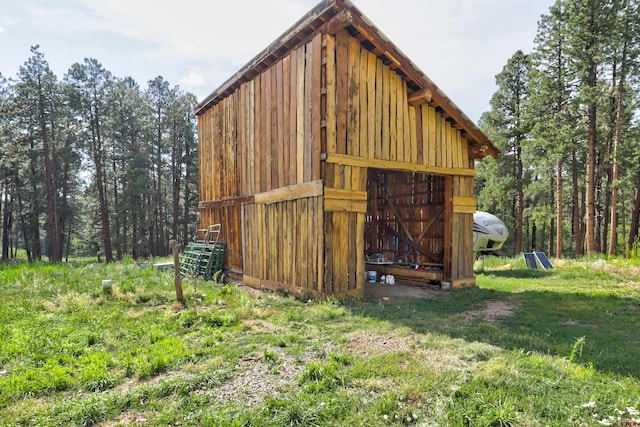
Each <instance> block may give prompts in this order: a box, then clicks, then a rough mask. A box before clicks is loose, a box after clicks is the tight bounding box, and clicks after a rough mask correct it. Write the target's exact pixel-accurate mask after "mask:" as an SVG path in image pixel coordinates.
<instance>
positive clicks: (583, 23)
mask: <svg viewBox="0 0 640 427" xmlns="http://www.w3.org/2000/svg"><path fill="white" fill-rule="evenodd" d="M558 1H559V2H560V1H566V3H565V4H566V7H567V13H568V14H569V20H568V26H567V32H568V34H569V38H568V42H569V43H568V48H569V53H570V55H571V57H572V59H573V66H574V67H575V70H576V72H577V73H578V77H579V78H580V80H581V87H580V99H581V101H582V102H583V103H584V105H585V106H586V124H587V156H586V177H585V180H586V196H585V204H586V212H585V214H586V224H585V240H586V250H587V254H588V255H590V254H593V253H594V252H595V251H596V180H597V179H598V176H597V171H596V149H597V147H598V145H599V142H598V128H597V118H598V108H597V106H598V100H599V98H601V97H602V85H601V84H600V80H599V75H600V73H601V71H602V68H603V66H604V65H605V54H606V49H607V43H608V41H609V38H610V37H611V31H612V18H613V12H614V7H613V6H614V4H613V0H572V1H568V0H558Z"/></svg>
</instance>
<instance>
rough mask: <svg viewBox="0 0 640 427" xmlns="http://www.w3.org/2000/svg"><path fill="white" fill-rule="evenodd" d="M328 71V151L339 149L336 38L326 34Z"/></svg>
mask: <svg viewBox="0 0 640 427" xmlns="http://www.w3.org/2000/svg"><path fill="white" fill-rule="evenodd" d="M325 40H326V44H327V47H326V52H327V59H326V73H327V119H326V123H327V153H329V154H335V153H337V152H338V151H337V150H338V139H337V138H338V133H337V132H338V131H337V128H336V126H337V116H336V114H337V111H336V41H335V40H336V39H335V38H334V37H333V36H330V35H327V36H326V39H325Z"/></svg>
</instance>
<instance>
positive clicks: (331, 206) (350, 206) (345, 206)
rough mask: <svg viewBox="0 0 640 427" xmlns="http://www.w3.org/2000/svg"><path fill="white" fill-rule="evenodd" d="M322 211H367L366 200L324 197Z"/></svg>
mask: <svg viewBox="0 0 640 427" xmlns="http://www.w3.org/2000/svg"><path fill="white" fill-rule="evenodd" d="M324 211H325V212H356V213H367V201H366V200H341V199H324Z"/></svg>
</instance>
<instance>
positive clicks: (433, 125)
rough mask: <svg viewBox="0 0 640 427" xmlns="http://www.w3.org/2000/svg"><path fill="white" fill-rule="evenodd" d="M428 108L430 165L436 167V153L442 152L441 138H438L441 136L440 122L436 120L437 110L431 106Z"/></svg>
mask: <svg viewBox="0 0 640 427" xmlns="http://www.w3.org/2000/svg"><path fill="white" fill-rule="evenodd" d="M427 108H428V110H429V165H430V166H436V163H437V162H436V152H437V150H440V146H439V138H438V137H437V135H439V133H438V129H437V123H438V121H437V120H436V109H435V108H433V107H431V106H429V107H427Z"/></svg>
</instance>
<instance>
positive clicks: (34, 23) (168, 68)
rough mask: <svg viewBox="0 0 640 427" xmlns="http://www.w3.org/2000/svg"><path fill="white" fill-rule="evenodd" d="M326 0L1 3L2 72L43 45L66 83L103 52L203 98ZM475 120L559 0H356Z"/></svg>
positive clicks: (141, 74) (105, 59)
mask: <svg viewBox="0 0 640 427" xmlns="http://www.w3.org/2000/svg"><path fill="white" fill-rule="evenodd" d="M318 2H319V0H234V1H226V0H224V1H223V0H182V1H177V0H153V1H152V0H97V1H96V0H21V1H15V0H0V73H2V75H3V76H4V77H5V78H12V77H15V76H16V75H17V73H18V70H19V67H20V66H21V65H23V64H24V63H25V61H26V60H27V59H28V58H29V56H30V50H29V49H30V47H31V46H33V45H40V51H41V52H42V53H43V54H44V55H45V59H46V60H47V61H48V62H49V65H50V66H51V69H52V70H53V71H54V73H56V75H57V76H58V78H59V79H62V78H63V77H64V75H65V73H66V72H67V71H68V69H69V68H70V67H71V65H72V64H73V63H76V62H80V63H82V62H83V61H84V58H95V59H97V60H98V61H100V62H101V63H102V65H103V66H104V67H105V68H106V69H107V70H109V71H111V72H112V73H113V74H114V75H115V76H116V77H121V78H124V77H128V76H130V77H133V78H134V79H135V80H136V81H137V82H138V84H139V85H140V86H141V87H142V88H146V87H147V82H148V81H149V80H152V79H154V78H155V77H157V76H162V77H163V78H164V79H165V80H167V81H168V82H169V83H170V84H171V85H172V86H174V85H179V86H180V88H181V89H182V90H184V91H186V92H192V93H194V94H195V95H196V96H197V97H198V100H202V99H204V98H205V97H206V96H207V95H209V94H210V93H211V92H213V91H214V90H215V89H216V88H217V87H218V86H220V85H221V84H222V83H224V81H226V80H227V79H228V78H229V77H230V76H231V75H232V74H233V73H235V72H236V71H238V70H239V69H240V68H241V67H242V66H243V65H245V64H246V63H247V62H249V60H251V59H252V58H253V57H254V56H255V55H256V54H257V53H259V52H260V51H262V50H263V49H264V48H265V47H267V45H268V44H269V43H271V42H272V41H274V40H275V39H276V38H278V37H279V36H280V35H281V34H282V33H284V32H285V31H286V30H287V29H288V28H289V27H290V26H291V25H293V24H294V23H295V22H296V21H297V20H298V19H299V18H301V17H302V16H303V15H304V14H305V13H307V12H308V11H309V10H311V8H313V7H314V6H315V5H316V4H317V3H318ZM353 3H354V4H355V5H356V7H358V8H359V9H360V10H361V11H362V12H363V13H364V14H365V15H367V17H368V18H369V19H370V20H371V21H372V22H373V23H374V24H375V25H376V26H377V27H378V28H379V29H380V30H381V31H382V32H383V33H384V34H385V35H386V36H387V37H388V38H389V39H390V40H391V41H392V42H393V43H394V44H395V45H396V46H397V47H398V48H399V49H400V50H401V51H403V52H404V53H405V54H406V55H407V56H408V57H409V58H410V59H411V60H412V61H413V62H414V63H415V64H416V65H417V66H418V67H419V68H420V69H421V70H422V71H423V72H424V73H425V74H426V75H427V76H429V77H430V78H431V80H433V81H434V82H435V83H436V85H437V86H439V87H440V89H442V90H443V91H444V92H445V93H446V94H447V95H448V96H449V97H450V99H451V100H452V101H453V102H455V103H456V104H457V105H458V107H460V109H462V111H463V112H464V113H465V114H467V116H469V118H471V119H472V120H473V121H474V122H477V120H478V119H479V118H480V115H481V114H482V113H483V112H485V111H488V110H489V100H490V99H491V95H492V94H493V93H494V92H495V90H496V86H495V75H496V74H498V73H499V72H500V71H501V70H502V68H503V67H504V65H505V64H506V62H507V60H508V59H509V58H510V57H511V56H512V55H513V54H514V53H515V52H516V51H517V50H518V49H520V50H522V51H524V52H525V53H529V52H531V50H532V49H533V41H534V38H535V35H536V31H537V23H538V21H539V19H540V16H541V15H542V14H546V13H547V12H548V10H549V7H550V6H551V5H552V4H553V3H554V0H439V1H435V0H353Z"/></svg>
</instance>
